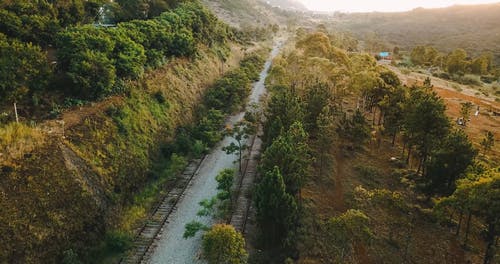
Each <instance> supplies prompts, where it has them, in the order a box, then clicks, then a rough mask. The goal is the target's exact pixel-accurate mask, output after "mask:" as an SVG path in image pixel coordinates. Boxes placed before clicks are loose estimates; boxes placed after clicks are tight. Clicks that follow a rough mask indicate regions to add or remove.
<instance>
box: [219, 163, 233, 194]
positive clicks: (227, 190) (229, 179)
mask: <svg viewBox="0 0 500 264" xmlns="http://www.w3.org/2000/svg"><path fill="white" fill-rule="evenodd" d="M215 180H217V183H218V185H217V190H219V191H220V193H219V195H218V197H219V198H222V199H223V200H224V199H229V198H231V188H232V187H233V181H234V170H233V169H225V170H222V171H221V172H219V174H218V175H217V176H216V177H215Z"/></svg>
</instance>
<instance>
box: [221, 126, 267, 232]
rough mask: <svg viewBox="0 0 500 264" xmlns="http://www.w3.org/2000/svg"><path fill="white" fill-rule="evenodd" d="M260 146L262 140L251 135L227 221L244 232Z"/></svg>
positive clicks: (250, 203)
mask: <svg viewBox="0 0 500 264" xmlns="http://www.w3.org/2000/svg"><path fill="white" fill-rule="evenodd" d="M261 146H262V140H261V139H260V138H259V136H257V135H255V136H253V137H252V144H251V146H250V150H249V152H248V158H247V159H245V166H244V170H243V173H242V174H241V177H240V180H239V184H238V191H237V195H236V197H237V198H236V202H235V204H234V211H233V213H232V215H231V220H230V221H229V224H231V225H232V226H233V227H234V228H235V229H236V230H238V231H239V232H241V233H244V232H245V228H246V224H247V220H248V214H249V211H250V207H251V205H252V197H251V194H252V193H251V192H252V189H253V186H254V181H255V177H256V174H257V165H258V161H257V156H258V155H259V154H260V150H261Z"/></svg>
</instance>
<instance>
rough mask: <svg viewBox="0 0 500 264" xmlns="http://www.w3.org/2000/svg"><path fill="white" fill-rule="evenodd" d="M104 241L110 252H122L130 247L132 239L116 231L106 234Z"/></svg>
mask: <svg viewBox="0 0 500 264" xmlns="http://www.w3.org/2000/svg"><path fill="white" fill-rule="evenodd" d="M105 241H106V246H107V248H108V249H109V250H110V251H112V252H124V251H125V250H127V249H129V248H130V246H131V245H132V237H131V236H130V235H128V234H125V233H122V232H118V231H113V232H109V233H107V234H106V240H105Z"/></svg>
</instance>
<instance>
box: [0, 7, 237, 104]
mask: <svg viewBox="0 0 500 264" xmlns="http://www.w3.org/2000/svg"><path fill="white" fill-rule="evenodd" d="M53 34H54V36H51V38H52V39H51V40H53V42H54V44H55V47H56V55H57V61H55V63H56V66H55V67H53V63H51V62H49V61H48V60H47V58H46V56H47V54H46V52H45V51H43V50H42V49H41V48H40V47H38V46H37V45H34V44H30V43H28V44H26V43H25V42H21V41H19V40H16V39H15V38H12V37H11V38H8V37H6V36H5V35H2V34H1V33H0V43H1V45H2V50H1V51H0V52H2V58H1V59H0V64H1V66H2V69H4V70H3V71H2V79H0V95H1V96H0V98H1V99H0V104H6V103H13V102H14V103H15V102H16V101H23V99H25V100H26V101H27V102H26V104H29V105H35V106H36V105H38V104H39V103H40V97H41V96H42V94H45V93H46V92H49V91H50V92H64V94H66V95H67V96H70V97H76V98H80V99H87V100H88V99H96V98H99V97H102V96H106V95H109V94H112V93H120V92H124V91H125V87H126V86H125V85H124V81H125V80H130V79H137V78H139V77H140V76H141V75H142V73H143V72H144V70H145V69H147V68H154V67H158V66H161V65H163V64H164V63H166V62H167V61H168V59H169V58H172V57H179V56H181V57H192V58H194V57H195V55H196V54H197V49H198V48H199V47H200V45H205V46H208V47H209V48H212V49H213V50H214V52H217V53H218V54H219V56H220V58H221V60H223V59H225V57H226V56H227V53H228V49H227V45H226V41H227V40H228V39H229V38H231V31H230V29H229V28H228V27H227V26H226V25H225V24H223V23H221V22H220V21H219V20H218V19H217V18H216V17H215V16H214V15H213V14H212V13H210V12H209V11H208V10H207V9H206V8H204V7H203V6H202V5H201V4H200V3H198V2H196V1H193V2H186V3H183V4H180V5H179V6H178V7H177V8H175V9H173V10H169V11H167V12H164V13H162V14H161V15H160V16H159V17H156V18H154V19H150V20H133V21H129V22H122V23H119V24H117V25H116V27H112V28H106V27H99V26H94V25H76V26H68V27H67V28H66V29H62V30H60V31H57V32H53ZM14 37H15V36H14ZM42 92H43V93H42ZM44 96H46V95H44ZM30 99H31V101H30Z"/></svg>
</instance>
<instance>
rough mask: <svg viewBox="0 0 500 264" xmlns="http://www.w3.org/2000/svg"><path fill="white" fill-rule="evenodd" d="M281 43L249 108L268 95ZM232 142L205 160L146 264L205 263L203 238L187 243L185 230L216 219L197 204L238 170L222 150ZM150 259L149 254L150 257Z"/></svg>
mask: <svg viewBox="0 0 500 264" xmlns="http://www.w3.org/2000/svg"><path fill="white" fill-rule="evenodd" d="M280 48H281V42H278V43H277V44H275V46H274V48H273V50H272V52H271V54H270V56H269V58H268V60H267V61H266V64H265V66H264V70H263V71H262V72H261V74H260V80H259V81H258V82H256V83H254V85H253V87H252V93H251V95H250V98H249V104H252V103H258V102H259V98H260V96H261V95H262V94H264V93H265V85H264V82H265V79H266V77H267V74H268V72H269V69H270V66H271V63H272V59H273V58H274V57H275V56H276V55H277V54H278V53H279V49H280ZM243 116H244V113H243V112H242V113H239V114H236V115H234V116H231V117H230V118H229V119H228V123H229V124H235V123H237V122H238V121H241V120H242V118H243ZM231 141H232V138H230V137H226V138H224V140H222V141H221V142H220V143H219V144H218V145H217V146H216V147H215V149H214V150H213V151H212V152H211V153H210V154H209V155H208V156H207V157H206V159H205V160H204V162H203V163H202V164H201V166H200V169H199V173H198V176H196V177H195V178H194V179H193V181H192V182H191V184H190V186H189V187H188V189H187V190H186V193H185V195H184V196H183V197H182V198H181V200H180V201H179V203H178V204H177V210H176V211H175V212H173V213H172V214H171V215H170V216H169V218H168V219H167V222H166V224H165V226H164V227H163V231H162V232H161V237H160V239H159V240H158V241H156V242H155V245H154V247H152V248H151V250H152V251H153V252H151V257H150V258H149V260H148V261H147V263H153V264H157V263H158V264H195V263H205V261H203V260H201V259H200V253H201V234H198V235H197V236H195V237H194V238H189V239H184V238H183V237H182V235H183V234H184V226H185V224H186V223H188V222H190V221H192V220H197V221H199V222H202V223H204V224H207V225H210V224H212V223H213V219H211V218H210V217H198V216H197V215H196V213H197V212H198V210H199V209H200V206H199V205H198V203H199V202H200V201H201V200H203V199H208V198H211V197H212V196H214V195H216V194H217V190H216V187H217V181H216V180H215V176H216V175H217V174H218V173H219V172H220V171H221V170H223V169H225V168H235V169H236V164H235V161H236V160H237V156H236V155H227V154H226V153H225V152H223V151H222V150H221V148H222V147H223V146H227V145H229V144H230V143H231ZM148 255H149V254H148Z"/></svg>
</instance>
